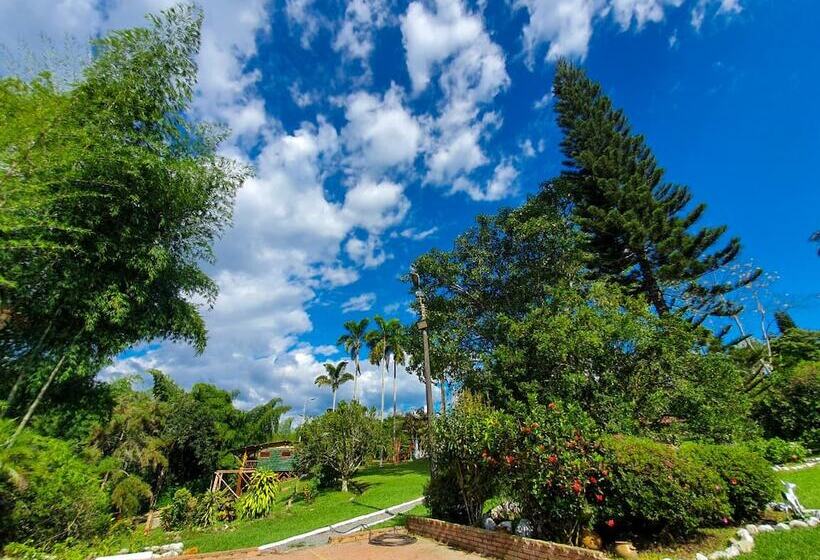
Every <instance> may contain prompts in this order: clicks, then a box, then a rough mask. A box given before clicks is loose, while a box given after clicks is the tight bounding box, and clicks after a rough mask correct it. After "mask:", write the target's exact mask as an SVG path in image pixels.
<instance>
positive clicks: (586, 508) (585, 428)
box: [502, 402, 607, 544]
mask: <svg viewBox="0 0 820 560" xmlns="http://www.w3.org/2000/svg"><path fill="white" fill-rule="evenodd" d="M521 418H523V420H521V421H520V422H519V428H518V430H517V433H516V435H515V437H513V438H511V439H510V440H509V441H508V442H507V445H508V447H507V449H506V450H505V452H504V453H505V456H504V461H503V470H502V473H503V476H504V479H505V486H506V487H507V491H508V492H509V494H510V497H511V498H512V499H514V500H515V501H517V502H518V503H519V504H520V505H521V508H522V515H523V517H526V518H527V519H529V520H530V521H532V522H533V524H534V527H535V530H536V533H537V535H538V536H539V537H542V538H546V539H550V540H556V541H560V542H570V543H576V544H577V542H578V540H579V538H580V533H581V531H582V530H583V529H586V528H589V527H591V526H592V525H593V523H594V522H595V520H596V519H597V515H596V510H597V509H598V508H599V507H600V505H601V504H602V503H604V502H605V501H606V495H605V493H604V492H603V490H602V488H601V482H602V481H603V480H605V479H606V477H607V469H606V468H605V466H604V463H603V456H602V454H601V452H600V449H599V446H598V444H597V443H595V428H594V422H593V421H592V420H591V418H590V417H589V416H588V415H587V414H586V413H585V412H584V411H582V410H581V408H580V407H578V406H577V405H575V404H569V403H561V402H552V403H550V404H548V405H547V406H540V405H535V404H531V406H530V409H529V411H528V412H527V413H526V414H524V415H522V416H521Z"/></svg>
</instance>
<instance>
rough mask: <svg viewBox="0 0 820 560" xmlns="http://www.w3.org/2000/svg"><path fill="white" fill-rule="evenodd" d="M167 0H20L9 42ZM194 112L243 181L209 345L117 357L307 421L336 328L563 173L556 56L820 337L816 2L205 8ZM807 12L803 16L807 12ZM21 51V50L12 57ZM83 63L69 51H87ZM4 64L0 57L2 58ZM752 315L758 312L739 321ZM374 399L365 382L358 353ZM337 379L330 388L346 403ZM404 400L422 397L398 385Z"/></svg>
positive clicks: (392, 309) (122, 20)
mask: <svg viewBox="0 0 820 560" xmlns="http://www.w3.org/2000/svg"><path fill="white" fill-rule="evenodd" d="M168 4H170V2H169V1H167V0H139V1H131V2H125V1H124V0H122V1H104V2H100V1H97V0H71V1H68V0H64V1H58V2H44V1H39V2H31V1H23V0H12V1H10V2H4V3H3V4H2V5H0V42H3V43H4V44H6V45H11V46H12V52H15V49H19V47H15V45H20V44H23V45H25V48H26V49H29V50H35V51H36V50H38V49H39V48H40V47H39V46H38V45H39V44H40V41H41V37H43V36H46V37H50V38H51V39H52V40H55V41H61V40H63V39H64V38H65V37H66V36H71V37H74V38H77V39H83V38H85V37H88V36H91V35H95V34H99V33H102V32H105V31H106V30H108V29H112V28H118V27H122V26H131V25H136V24H140V23H141V17H142V14H143V13H144V12H145V11H148V10H153V11H155V10H157V9H160V8H162V7H163V6H166V5H168ZM202 5H203V8H204V10H205V27H204V30H203V49H202V53H201V55H200V88H199V91H198V94H197V99H196V102H195V110H194V112H195V113H196V114H197V115H198V116H200V117H202V118H208V119H214V120H220V121H224V122H227V123H228V124H229V125H231V127H232V128H233V130H234V135H233V137H232V138H231V139H230V141H229V142H228V143H226V145H225V146H224V147H223V151H224V153H226V154H228V155H231V156H233V157H236V158H239V159H242V160H245V161H248V162H250V163H252V164H254V165H255V166H256V168H257V176H256V178H255V179H253V180H252V181H250V182H249V183H248V184H247V185H246V186H245V187H244V188H243V189H242V191H241V192H240V194H239V197H238V200H237V208H236V216H235V225H234V228H233V229H232V230H231V231H230V232H228V233H227V235H226V236H225V237H224V239H222V240H221V241H220V243H219V244H218V246H217V256H218V261H217V263H216V265H215V267H214V268H213V269H212V270H211V272H212V273H213V275H214V277H215V278H216V279H217V281H218V283H219V284H220V286H221V290H222V292H221V295H220V298H219V300H218V301H217V304H216V306H215V307H214V309H213V310H210V311H207V312H206V319H207V321H208V327H209V330H210V333H211V342H210V344H209V348H208V349H207V350H206V352H205V353H204V354H203V355H202V356H198V357H197V356H194V355H193V353H192V352H191V350H190V349H188V348H185V347H181V346H176V345H170V344H166V343H158V342H155V343H152V344H149V345H145V346H142V347H140V348H137V349H134V350H133V351H132V352H129V353H127V354H126V355H125V356H123V357H122V359H121V360H119V361H118V362H117V363H116V364H115V365H114V366H113V368H112V369H111V370H110V371H112V372H113V371H117V372H123V371H141V370H144V369H145V368H147V367H160V368H162V369H165V370H166V371H168V372H169V373H171V374H172V375H173V376H174V377H175V378H177V379H178V380H179V381H180V382H182V383H183V384H185V385H190V384H191V383H193V382H195V381H197V380H206V381H211V382H214V383H216V384H218V385H220V386H222V387H225V388H228V389H234V388H235V389H239V390H240V392H241V396H240V397H239V401H238V402H239V404H240V405H242V406H250V405H252V404H255V403H258V402H261V401H264V400H266V399H268V398H270V397H271V396H275V395H276V396H281V397H283V398H284V399H285V400H286V402H289V403H290V404H292V405H293V406H294V407H295V408H297V409H301V404H302V403H303V401H304V399H305V398H307V397H310V396H316V397H317V399H316V400H315V401H313V402H311V403H310V408H311V411H312V412H317V411H319V410H321V409H322V408H323V407H325V406H327V405H328V403H329V399H330V396H329V395H328V394H326V391H321V390H319V389H316V388H315V387H314V386H313V385H312V380H313V378H314V377H315V375H317V374H318V373H319V368H321V365H320V364H321V363H322V362H323V361H325V360H327V359H339V358H340V357H341V354H339V353H335V352H336V350H335V349H334V348H333V347H332V345H333V343H334V342H335V340H336V338H337V337H338V335H339V334H340V333H341V323H342V322H343V321H345V320H348V319H357V318H359V317H363V316H371V315H373V314H375V313H381V314H384V315H389V316H397V317H399V318H401V319H402V320H404V321H409V320H410V319H411V316H410V315H409V314H408V313H407V311H406V306H407V302H408V299H409V296H408V293H407V288H406V287H405V286H403V285H402V284H401V283H400V282H399V281H398V279H397V277H398V276H399V275H400V274H402V273H404V272H406V270H407V268H408V266H409V264H410V262H412V260H413V258H414V257H415V256H417V255H419V254H420V253H422V252H424V251H426V250H428V249H430V248H431V247H441V248H448V247H450V246H451V244H452V241H453V239H454V237H455V236H456V235H457V234H458V233H460V232H461V231H463V230H464V229H465V228H467V227H469V226H470V224H471V223H472V221H473V219H474V217H475V215H476V214H478V213H485V212H494V211H495V210H497V209H498V208H499V207H502V206H507V205H517V204H520V203H521V202H522V201H523V200H524V199H525V198H526V196H527V195H528V194H531V193H533V192H535V191H536V190H537V188H538V185H539V183H540V182H541V181H543V180H545V179H548V178H550V177H552V176H554V175H556V174H557V173H558V172H559V171H560V164H561V157H560V154H559V153H558V150H557V142H558V141H559V135H558V131H557V129H556V126H555V124H554V116H553V113H552V104H551V99H550V82H551V78H552V74H553V70H554V62H555V60H556V59H557V57H559V56H568V57H571V58H573V59H574V60H576V61H578V62H579V63H582V64H583V65H584V67H585V68H586V69H587V71H588V72H589V74H590V75H591V76H592V77H593V78H594V79H596V80H599V81H600V82H601V83H602V84H603V86H604V88H605V90H606V91H607V92H608V94H609V95H611V96H612V98H613V99H614V101H615V103H616V105H619V106H621V107H623V108H624V109H625V110H626V112H627V114H628V116H629V118H630V119H631V121H632V124H633V127H634V129H635V130H636V131H639V132H641V133H643V134H645V135H646V137H647V139H648V141H649V144H650V145H651V146H652V148H653V149H654V150H655V153H656V155H657V157H658V159H659V161H660V163H661V165H662V166H664V167H665V169H666V170H667V173H668V178H669V179H671V180H673V181H676V182H680V183H684V184H688V185H689V186H690V187H691V189H692V191H693V193H694V196H695V199H696V200H697V201H703V202H706V203H707V204H708V207H709V209H708V211H707V213H706V216H705V218H704V220H703V221H704V224H726V225H728V226H729V234H730V235H738V236H740V238H741V240H742V242H743V246H744V250H743V254H742V258H741V260H742V261H743V262H744V263H746V262H753V263H755V264H756V265H759V266H762V267H763V268H764V269H765V270H766V271H767V272H769V273H771V274H772V275H776V277H777V278H776V279H773V280H772V281H770V282H769V285H768V286H766V287H762V288H761V289H760V290H759V291H758V295H759V297H761V298H762V299H764V300H765V301H766V302H767V303H768V304H770V305H772V306H775V305H788V306H789V307H790V308H791V309H792V313H793V316H794V317H795V318H796V319H797V321H798V323H799V324H801V325H804V326H807V327H812V328H820V313H819V312H818V309H820V307H819V305H820V301H818V289H817V287H818V285H820V282H818V280H820V258H818V257H817V256H816V249H817V247H816V246H813V245H812V244H810V243H809V242H808V237H809V235H810V234H811V232H812V231H815V230H817V229H820V216H819V215H818V214H819V213H818V208H820V186H819V185H818V179H817V176H816V173H814V172H813V171H814V168H815V167H816V164H817V162H818V155H820V126H819V125H820V107H818V104H817V102H816V97H817V91H818V88H820V74H818V68H820V36H818V34H817V33H816V29H815V27H816V25H815V23H816V22H817V21H818V16H820V6H818V5H817V3H816V2H812V1H810V0H803V1H798V0H795V1H776V0H771V1H766V0H519V1H515V2H465V1H462V0H437V1H433V0H430V1H429V2H422V1H417V2H410V3H408V2H391V1H390V0H351V1H350V2H347V3H343V2H338V1H322V0H285V1H275V2H274V1H270V2H268V1H264V0H248V1H245V2H236V3H234V2H230V1H228V0H207V1H204V2H202ZM813 22H815V23H813ZM17 52H19V50H18V51H17ZM80 54H82V53H80ZM1 66H2V65H0V70H1V69H2V68H1ZM744 320H745V321H747V322H748V323H749V326H750V328H753V327H752V325H753V324H754V323H755V322H756V321H757V318H756V317H754V316H751V315H750V316H747V317H745V318H744ZM364 385H365V390H366V399H367V402H368V404H376V403H377V400H378V391H379V389H378V386H379V376H378V372H377V371H376V370H375V368H373V367H368V370H367V372H366V375H365V379H364ZM349 391H350V388H349V387H348V388H345V389H343V390H342V398H347V397H348V394H347V393H349ZM400 395H401V402H402V407H403V408H407V407H416V406H420V405H421V404H422V402H423V391H422V388H421V386H420V385H419V384H418V383H417V381H416V380H415V379H414V378H412V377H410V376H406V375H402V376H401V382H400Z"/></svg>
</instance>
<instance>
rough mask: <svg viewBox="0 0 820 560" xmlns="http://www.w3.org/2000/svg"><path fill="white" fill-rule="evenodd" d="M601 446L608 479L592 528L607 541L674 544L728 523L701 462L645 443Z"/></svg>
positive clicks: (724, 498) (718, 483)
mask: <svg viewBox="0 0 820 560" xmlns="http://www.w3.org/2000/svg"><path fill="white" fill-rule="evenodd" d="M602 444H603V448H604V454H605V460H606V463H607V468H608V473H606V474H607V475H608V476H606V477H605V478H604V479H603V481H601V492H602V493H603V494H604V496H605V500H604V502H603V503H602V507H601V508H600V510H599V512H598V513H599V517H598V519H597V526H598V529H599V530H600V531H601V533H602V534H603V535H605V536H606V537H608V538H616V537H629V538H639V539H640V538H653V539H661V540H664V539H678V538H682V537H686V536H688V535H691V534H692V533H694V531H695V530H696V529H698V528H699V527H704V526H713V525H719V524H726V523H728V522H729V516H730V515H731V508H730V506H729V498H728V495H727V492H726V488H725V486H724V484H723V483H722V480H721V478H720V477H719V476H718V474H717V473H716V472H715V471H714V470H712V469H711V468H709V467H707V466H706V465H705V464H704V463H702V462H701V461H699V460H697V459H696V458H694V457H691V456H686V455H684V454H683V453H679V452H678V451H677V450H676V449H675V448H674V447H673V446H671V445H665V444H661V443H657V442H654V441H651V440H648V439H644V438H637V437H628V436H608V437H606V438H604V439H603V440H602Z"/></svg>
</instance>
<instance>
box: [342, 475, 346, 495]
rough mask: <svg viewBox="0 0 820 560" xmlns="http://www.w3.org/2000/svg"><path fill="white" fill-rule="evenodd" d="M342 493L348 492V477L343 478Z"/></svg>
mask: <svg viewBox="0 0 820 560" xmlns="http://www.w3.org/2000/svg"><path fill="white" fill-rule="evenodd" d="M342 492H347V477H344V476H343V477H342Z"/></svg>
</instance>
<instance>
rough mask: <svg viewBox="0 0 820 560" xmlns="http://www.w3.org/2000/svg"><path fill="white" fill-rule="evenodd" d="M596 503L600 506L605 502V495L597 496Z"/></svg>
mask: <svg viewBox="0 0 820 560" xmlns="http://www.w3.org/2000/svg"><path fill="white" fill-rule="evenodd" d="M595 501H596V502H598V503H599V504H600V503H601V502H603V501H604V495H603V494H595Z"/></svg>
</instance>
